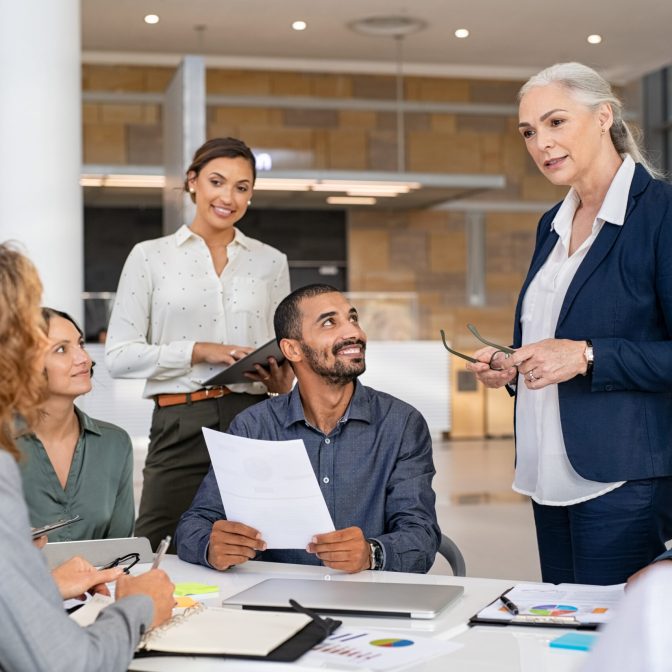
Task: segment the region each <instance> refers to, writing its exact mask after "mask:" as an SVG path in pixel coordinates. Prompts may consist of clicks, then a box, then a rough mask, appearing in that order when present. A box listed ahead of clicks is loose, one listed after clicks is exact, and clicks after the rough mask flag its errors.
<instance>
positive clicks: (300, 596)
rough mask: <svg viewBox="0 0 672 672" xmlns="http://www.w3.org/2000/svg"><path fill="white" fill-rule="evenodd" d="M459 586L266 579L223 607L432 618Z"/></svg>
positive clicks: (455, 595) (456, 594) (458, 591)
mask: <svg viewBox="0 0 672 672" xmlns="http://www.w3.org/2000/svg"><path fill="white" fill-rule="evenodd" d="M463 592H464V588H463V587H462V586H446V585H433V584H427V583H365V582H363V581H362V582H360V581H322V580H311V579H266V580H265V581H261V582H260V583H257V584H256V585H254V586H252V587H251V588H248V589H247V590H243V591H242V592H241V593H238V594H237V595H232V596H231V597H227V598H226V599H225V600H223V601H222V606H223V607H229V606H237V607H241V608H243V609H263V610H270V611H291V609H292V607H291V606H290V605H289V600H290V599H294V600H296V601H297V602H298V603H299V604H301V605H303V606H304V607H308V608H309V609H313V610H314V611H317V612H319V613H325V614H358V615H365V616H402V617H406V618H434V617H435V616H437V615H438V614H439V612H440V611H442V610H443V609H445V608H446V607H447V606H448V605H449V604H450V603H451V602H454V601H455V600H457V599H458V598H459V597H460V596H461V595H462V593H463Z"/></svg>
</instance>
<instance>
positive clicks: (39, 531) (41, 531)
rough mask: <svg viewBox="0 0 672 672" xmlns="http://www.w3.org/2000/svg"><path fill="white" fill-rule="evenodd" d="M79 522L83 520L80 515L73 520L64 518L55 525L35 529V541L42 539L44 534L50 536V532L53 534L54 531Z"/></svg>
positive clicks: (33, 530)
mask: <svg viewBox="0 0 672 672" xmlns="http://www.w3.org/2000/svg"><path fill="white" fill-rule="evenodd" d="M78 520H81V519H80V517H79V515H77V516H73V517H72V518H63V519H61V520H57V521H56V522H54V523H49V524H48V525H43V526H42V527H34V528H33V529H32V534H33V539H37V538H38V537H41V536H42V535H44V534H49V532H53V531H54V530H58V529H59V528H60V527H65V526H66V525H70V524H71V523H75V522H77V521H78Z"/></svg>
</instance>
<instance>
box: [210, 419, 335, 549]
mask: <svg viewBox="0 0 672 672" xmlns="http://www.w3.org/2000/svg"><path fill="white" fill-rule="evenodd" d="M203 435H204V436H205V443H206V445H207V446H208V452H209V453H210V460H211V461H212V467H213V469H214V472H215V477H216V479H217V485H218V487H219V493H220V495H221V497H222V503H223V504H224V510H225V511H226V517H227V519H228V520H234V521H236V522H239V523H245V525H249V526H250V527H253V528H255V529H257V530H259V532H261V537H262V539H263V540H264V541H265V542H266V544H267V547H268V548H305V547H306V546H307V545H308V544H309V543H310V541H311V539H312V537H313V536H314V535H316V534H324V533H325V532H333V531H334V529H335V528H334V523H333V521H332V520H331V515H330V514H329V509H327V504H326V502H325V501H324V497H323V496H322V492H321V491H320V486H319V485H318V483H317V478H316V477H315V472H314V471H313V467H312V466H311V464H310V459H309V458H308V453H307V452H306V447H305V445H304V443H303V441H301V440H295V441H260V440H257V439H247V438H244V437H241V436H233V435H231V434H225V433H224V432H217V431H215V430H214V429H208V428H207V427H204V428H203Z"/></svg>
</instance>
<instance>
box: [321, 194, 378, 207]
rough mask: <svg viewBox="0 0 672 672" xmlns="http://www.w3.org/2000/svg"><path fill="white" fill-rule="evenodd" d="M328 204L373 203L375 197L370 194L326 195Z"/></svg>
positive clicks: (374, 202)
mask: <svg viewBox="0 0 672 672" xmlns="http://www.w3.org/2000/svg"><path fill="white" fill-rule="evenodd" d="M327 203H329V205H375V204H376V199H375V198H373V197H371V196H328V197H327Z"/></svg>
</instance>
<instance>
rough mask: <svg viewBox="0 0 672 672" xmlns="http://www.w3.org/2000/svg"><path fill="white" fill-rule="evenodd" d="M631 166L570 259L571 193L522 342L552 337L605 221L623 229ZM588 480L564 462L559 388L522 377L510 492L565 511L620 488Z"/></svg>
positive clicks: (537, 281) (524, 319) (524, 317)
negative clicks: (535, 385) (532, 384)
mask: <svg viewBox="0 0 672 672" xmlns="http://www.w3.org/2000/svg"><path fill="white" fill-rule="evenodd" d="M634 173H635V162H634V161H633V160H632V158H631V157H630V156H629V155H626V156H625V158H624V161H623V163H622V164H621V167H620V168H619V169H618V172H617V173H616V175H615V176H614V179H613V180H612V182H611V185H610V187H609V190H608V192H607V195H606V196H605V198H604V202H603V203H602V206H601V207H600V211H599V212H598V214H597V217H596V218H595V221H594V222H593V229H592V232H591V235H590V236H589V237H588V238H587V239H586V240H585V241H584V242H583V244H582V245H581V247H579V249H578V250H576V251H575V252H574V254H572V255H571V256H569V244H570V239H571V235H572V221H573V220H574V214H575V213H576V209H577V208H578V206H579V203H580V200H579V196H578V194H577V193H576V192H575V191H574V189H570V191H569V193H568V194H567V196H566V197H565V200H564V201H563V203H562V205H561V206H560V209H559V210H558V212H557V214H556V215H555V219H554V220H553V222H552V224H551V228H553V229H554V230H555V232H556V233H557V234H558V236H559V239H558V242H557V243H556V245H555V247H554V248H553V250H552V251H551V253H550V254H549V255H548V258H547V259H546V261H545V262H544V265H543V266H542V267H541V268H540V269H539V272H538V273H537V274H536V275H535V277H534V279H533V280H532V282H531V283H530V284H529V286H528V288H527V291H526V292H525V297H524V299H523V306H522V312H521V319H520V321H521V327H522V331H523V336H522V343H523V345H527V344H528V343H536V342H538V341H541V340H543V339H545V338H555V331H556V328H557V324H558V316H559V314H560V309H561V307H562V304H563V302H564V300H565V294H566V293H567V289H568V287H569V285H570V284H571V282H572V279H573V278H574V274H575V273H576V271H577V270H578V268H579V266H580V265H581V262H582V261H583V260H584V258H585V257H586V255H587V254H588V250H590V247H591V245H592V244H593V242H594V241H595V238H597V235H598V234H599V232H600V231H601V229H602V226H603V225H604V222H605V221H608V222H610V223H611V224H617V225H619V226H622V225H623V222H624V220H625V212H626V208H627V204H628V194H629V192H630V185H631V183H632V178H633V175H634ZM624 482H625V481H620V482H618V483H602V482H597V481H589V480H586V479H585V478H583V477H581V476H579V474H577V473H576V471H574V469H573V468H572V465H571V464H570V462H569V458H568V457H567V451H566V449H565V442H564V439H563V436H562V425H561V422H560V404H559V401H558V386H557V385H548V386H546V387H544V388H542V389H540V390H529V389H528V388H527V387H526V386H525V383H524V381H523V380H522V378H521V379H520V380H519V381H518V386H517V403H516V474H515V479H514V483H513V489H514V490H515V491H516V492H520V493H521V494H524V495H529V496H530V497H532V499H534V501H535V502H537V503H539V504H547V505H554V506H567V505H570V504H578V503H579V502H583V501H586V500H588V499H593V498H595V497H599V496H600V495H603V494H605V493H607V492H609V491H611V490H615V489H616V488H618V487H619V486H621V485H623V483H624Z"/></svg>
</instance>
